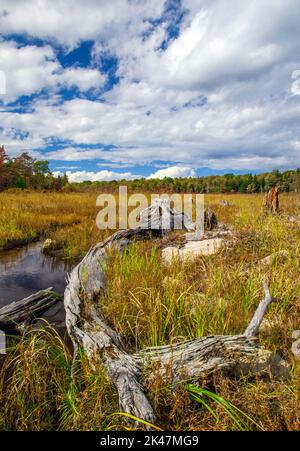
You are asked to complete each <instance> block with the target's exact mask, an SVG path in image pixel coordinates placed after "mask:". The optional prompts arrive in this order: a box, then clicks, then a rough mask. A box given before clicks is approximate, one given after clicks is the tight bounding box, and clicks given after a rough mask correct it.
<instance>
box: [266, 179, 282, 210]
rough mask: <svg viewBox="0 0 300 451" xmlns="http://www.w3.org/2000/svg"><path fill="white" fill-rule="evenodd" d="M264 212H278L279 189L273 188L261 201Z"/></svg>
mask: <svg viewBox="0 0 300 451" xmlns="http://www.w3.org/2000/svg"><path fill="white" fill-rule="evenodd" d="M263 208H264V210H266V211H268V212H270V213H278V212H279V187H278V186H274V187H273V188H271V189H270V190H269V191H268V192H267V193H266V195H265V197H264V200H263Z"/></svg>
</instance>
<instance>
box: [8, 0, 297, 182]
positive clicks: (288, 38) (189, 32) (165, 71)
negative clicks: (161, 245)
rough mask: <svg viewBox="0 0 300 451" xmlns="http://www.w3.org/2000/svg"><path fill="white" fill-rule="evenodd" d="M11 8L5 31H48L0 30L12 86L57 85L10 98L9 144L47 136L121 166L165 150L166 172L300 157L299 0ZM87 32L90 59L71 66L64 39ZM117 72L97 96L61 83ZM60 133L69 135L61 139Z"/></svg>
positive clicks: (91, 84) (23, 89) (75, 154)
mask: <svg viewBox="0 0 300 451" xmlns="http://www.w3.org/2000/svg"><path fill="white" fill-rule="evenodd" d="M71 4H72V8H71ZM174 5H177V6H174ZM1 8H2V14H1V12H0V26H1V31H2V33H3V34H4V36H5V34H7V35H8V36H9V35H11V34H12V33H17V34H20V33H21V34H22V33H23V34H24V35H31V36H33V37H38V38H40V39H43V40H44V44H43V45H42V46H39V47H37V46H34V45H23V46H20V45H17V44H16V43H14V42H11V41H5V40H3V41H0V58H1V64H3V65H4V66H5V68H6V70H7V72H8V74H10V76H9V77H8V78H7V80H8V84H9V87H8V90H9V96H12V97H13V96H15V97H18V96H21V95H24V94H31V93H34V92H37V91H39V90H42V89H43V88H44V87H46V88H48V89H50V90H51V95H50V96H49V98H47V99H42V98H37V99H34V100H33V101H32V102H30V107H29V108H27V110H26V111H24V112H21V113H20V112H19V111H15V110H14V109H11V108H2V109H1V111H0V114H1V127H2V128H1V129H0V139H1V142H3V143H4V144H5V145H6V147H7V150H8V152H10V153H13V152H15V151H16V149H17V148H18V149H19V150H27V149H32V151H33V152H35V153H36V154H38V152H40V150H41V149H43V148H44V149H45V151H44V152H43V154H42V155H43V156H44V157H45V158H48V159H49V160H61V161H78V162H84V161H89V160H95V162H96V163H95V164H100V165H102V164H103V165H106V163H107V167H110V166H109V165H110V164H111V165H112V166H111V167H115V168H116V167H125V166H137V165H146V164H147V165H148V166H149V165H152V166H155V165H156V164H158V163H159V162H160V163H161V162H163V163H162V164H163V166H168V167H167V168H165V169H160V170H159V171H157V172H156V173H155V174H158V175H156V176H162V177H163V176H164V174H166V175H167V176H168V175H169V174H171V176H181V175H180V172H178V171H184V170H185V171H186V172H185V173H184V172H182V174H189V173H191V172H189V171H192V169H191V168H197V167H203V166H207V167H210V168H212V169H224V168H232V169H245V170H248V169H253V170H265V169H273V168H287V167H293V166H295V165H297V166H299V165H300V153H299V142H300V125H299V124H300V122H299V117H300V96H297V95H295V93H296V92H297V90H298V84H299V83H298V71H299V70H300V58H299V52H298V49H299V45H300V34H299V31H298V28H299V21H300V9H299V4H298V1H297V0H276V2H274V0H265V1H264V2H261V1H260V0H253V1H251V2H248V3H247V4H246V3H245V4H244V2H240V0H219V1H211V0H202V1H201V2H199V1H198V0H183V1H182V2H181V6H180V2H178V3H177V2H171V1H168V2H164V1H160V0H159V1H157V0H146V1H142V2H141V1H137V0H133V1H130V2H125V1H124V0H115V1H114V2H111V1H108V0H104V1H103V2H98V1H95V0H86V1H85V2H84V3H82V2H81V1H79V0H78V1H72V2H71V0H67V1H66V2H59V3H57V2H50V0H45V1H43V2H40V1H37V0H31V1H28V2H26V4H24V2H21V1H14V2H11V1H9V0H2V2H1ZM172 8H173V9H172ZM183 12H184V14H183ZM179 18H180V19H179ZM176 27H177V28H176ZM170 30H171V31H170ZM176 30H177V31H176ZM87 39H92V40H94V46H93V50H92V60H91V67H88V68H81V67H75V66H74V67H68V68H64V67H62V66H61V65H60V63H59V61H58V59H57V55H56V51H55V48H56V47H54V42H55V46H57V45H61V46H62V47H61V48H62V49H63V51H65V52H68V51H69V50H70V48H75V47H76V46H77V45H78V44H79V43H80V42H81V41H83V40H87ZM1 49H2V53H1ZM2 55H3V57H2ZM105 55H111V56H113V57H114V58H115V60H116V73H115V74H114V76H115V78H114V82H113V83H111V84H110V82H112V80H111V79H110V74H106V75H105V74H103V73H102V72H101V70H99V68H100V67H101V60H102V58H103V57H105ZM0 69H1V70H2V67H0ZM293 74H294V75H293ZM118 77H119V78H118ZM292 77H293V78H292ZM107 81H108V82H109V83H108V88H107V90H106V92H102V91H101V93H99V97H98V98H94V99H93V100H91V99H89V98H84V96H82V95H81V94H80V95H78V97H77V98H72V99H71V100H68V99H67V98H65V99H64V98H61V97H60V94H59V87H60V86H66V87H73V86H76V87H77V88H78V90H79V91H80V92H84V91H87V90H89V89H91V88H93V89H95V90H96V91H97V90H98V91H99V88H101V87H103V85H104V84H105V83H106V82H107ZM98 91H97V92H98ZM99 92H100V91H99ZM52 138H53V139H55V140H57V141H58V142H65V143H67V144H66V145H65V147H64V148H60V149H58V150H52V149H51V146H50V147H49V145H48V143H49V141H51V139H52ZM61 147H62V146H61ZM108 149H109V150H108ZM81 167H82V166H81ZM101 172H103V171H101ZM101 172H100V173H101ZM152 172H153V171H152ZM74 174H75V173H74ZM95 174H99V173H98V172H97V173H95ZM116 174H117V173H116ZM127 174H129V177H130V176H134V175H133V174H131V173H127ZM155 174H154V172H153V174H152V175H155ZM162 174H163V175H162ZM174 174H175V175H174ZM177 174H179V175H177ZM84 176H86V175H85V174H83V177H84ZM90 176H91V177H92V175H90ZM95 176H96V175H95ZM182 176H185V175H182ZM79 177H80V176H79Z"/></svg>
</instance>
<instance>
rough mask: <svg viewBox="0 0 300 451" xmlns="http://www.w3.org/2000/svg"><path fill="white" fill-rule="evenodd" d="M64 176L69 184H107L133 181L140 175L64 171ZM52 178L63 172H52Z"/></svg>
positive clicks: (105, 171) (104, 171)
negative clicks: (115, 181)
mask: <svg viewBox="0 0 300 451" xmlns="http://www.w3.org/2000/svg"><path fill="white" fill-rule="evenodd" d="M66 174H67V176H68V180H69V182H71V183H74V182H78V183H79V182H85V181H88V180H89V181H91V182H109V181H111V180H134V179H138V178H141V176H140V175H135V174H132V173H131V172H123V173H119V172H113V171H107V170H103V171H99V172H89V171H76V172H71V171H66ZM53 175H54V177H58V176H59V175H60V176H62V175H63V172H61V171H54V172H53Z"/></svg>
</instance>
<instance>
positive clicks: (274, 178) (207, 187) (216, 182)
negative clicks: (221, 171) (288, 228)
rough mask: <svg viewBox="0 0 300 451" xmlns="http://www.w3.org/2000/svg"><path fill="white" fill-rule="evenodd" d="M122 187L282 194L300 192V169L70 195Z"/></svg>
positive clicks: (85, 187)
mask: <svg viewBox="0 0 300 451" xmlns="http://www.w3.org/2000/svg"><path fill="white" fill-rule="evenodd" d="M119 185H124V186H127V188H128V191H133V192H141V191H148V192H155V193H163V192H171V193H182V192H184V193H188V192H189V193H204V194H205V193H249V194H251V193H264V192H267V191H269V189H270V188H272V187H274V186H279V187H280V190H281V191H282V192H300V169H296V170H290V171H285V172H280V171H278V170H275V171H272V172H266V173H263V174H257V175H253V174H244V175H235V174H225V175H216V176H214V175H211V176H206V177H194V178H171V177H165V178H164V179H145V178H141V179H136V180H130V181H128V180H119V181H116V180H115V181H111V182H90V181H86V182H81V183H71V184H68V185H67V186H66V187H65V189H67V190H71V191H89V190H98V191H104V192H115V191H117V190H118V187H119Z"/></svg>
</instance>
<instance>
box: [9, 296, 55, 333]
mask: <svg viewBox="0 0 300 451" xmlns="http://www.w3.org/2000/svg"><path fill="white" fill-rule="evenodd" d="M51 289H52V288H47V289H46V290H41V291H38V292H37V293H35V294H32V295H31V296H29V297H27V298H25V299H22V300H20V301H15V302H11V303H10V304H8V305H6V306H4V307H2V308H1V309H0V329H1V330H4V331H14V330H15V331H18V330H21V329H22V327H23V326H25V325H28V324H30V323H31V322H32V321H33V320H34V319H35V318H37V317H39V316H40V315H42V314H43V313H44V312H45V311H46V310H48V309H49V308H50V307H52V306H53V305H54V304H55V303H56V302H57V301H58V300H59V296H58V295H56V294H55V293H53V292H52V291H51Z"/></svg>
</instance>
